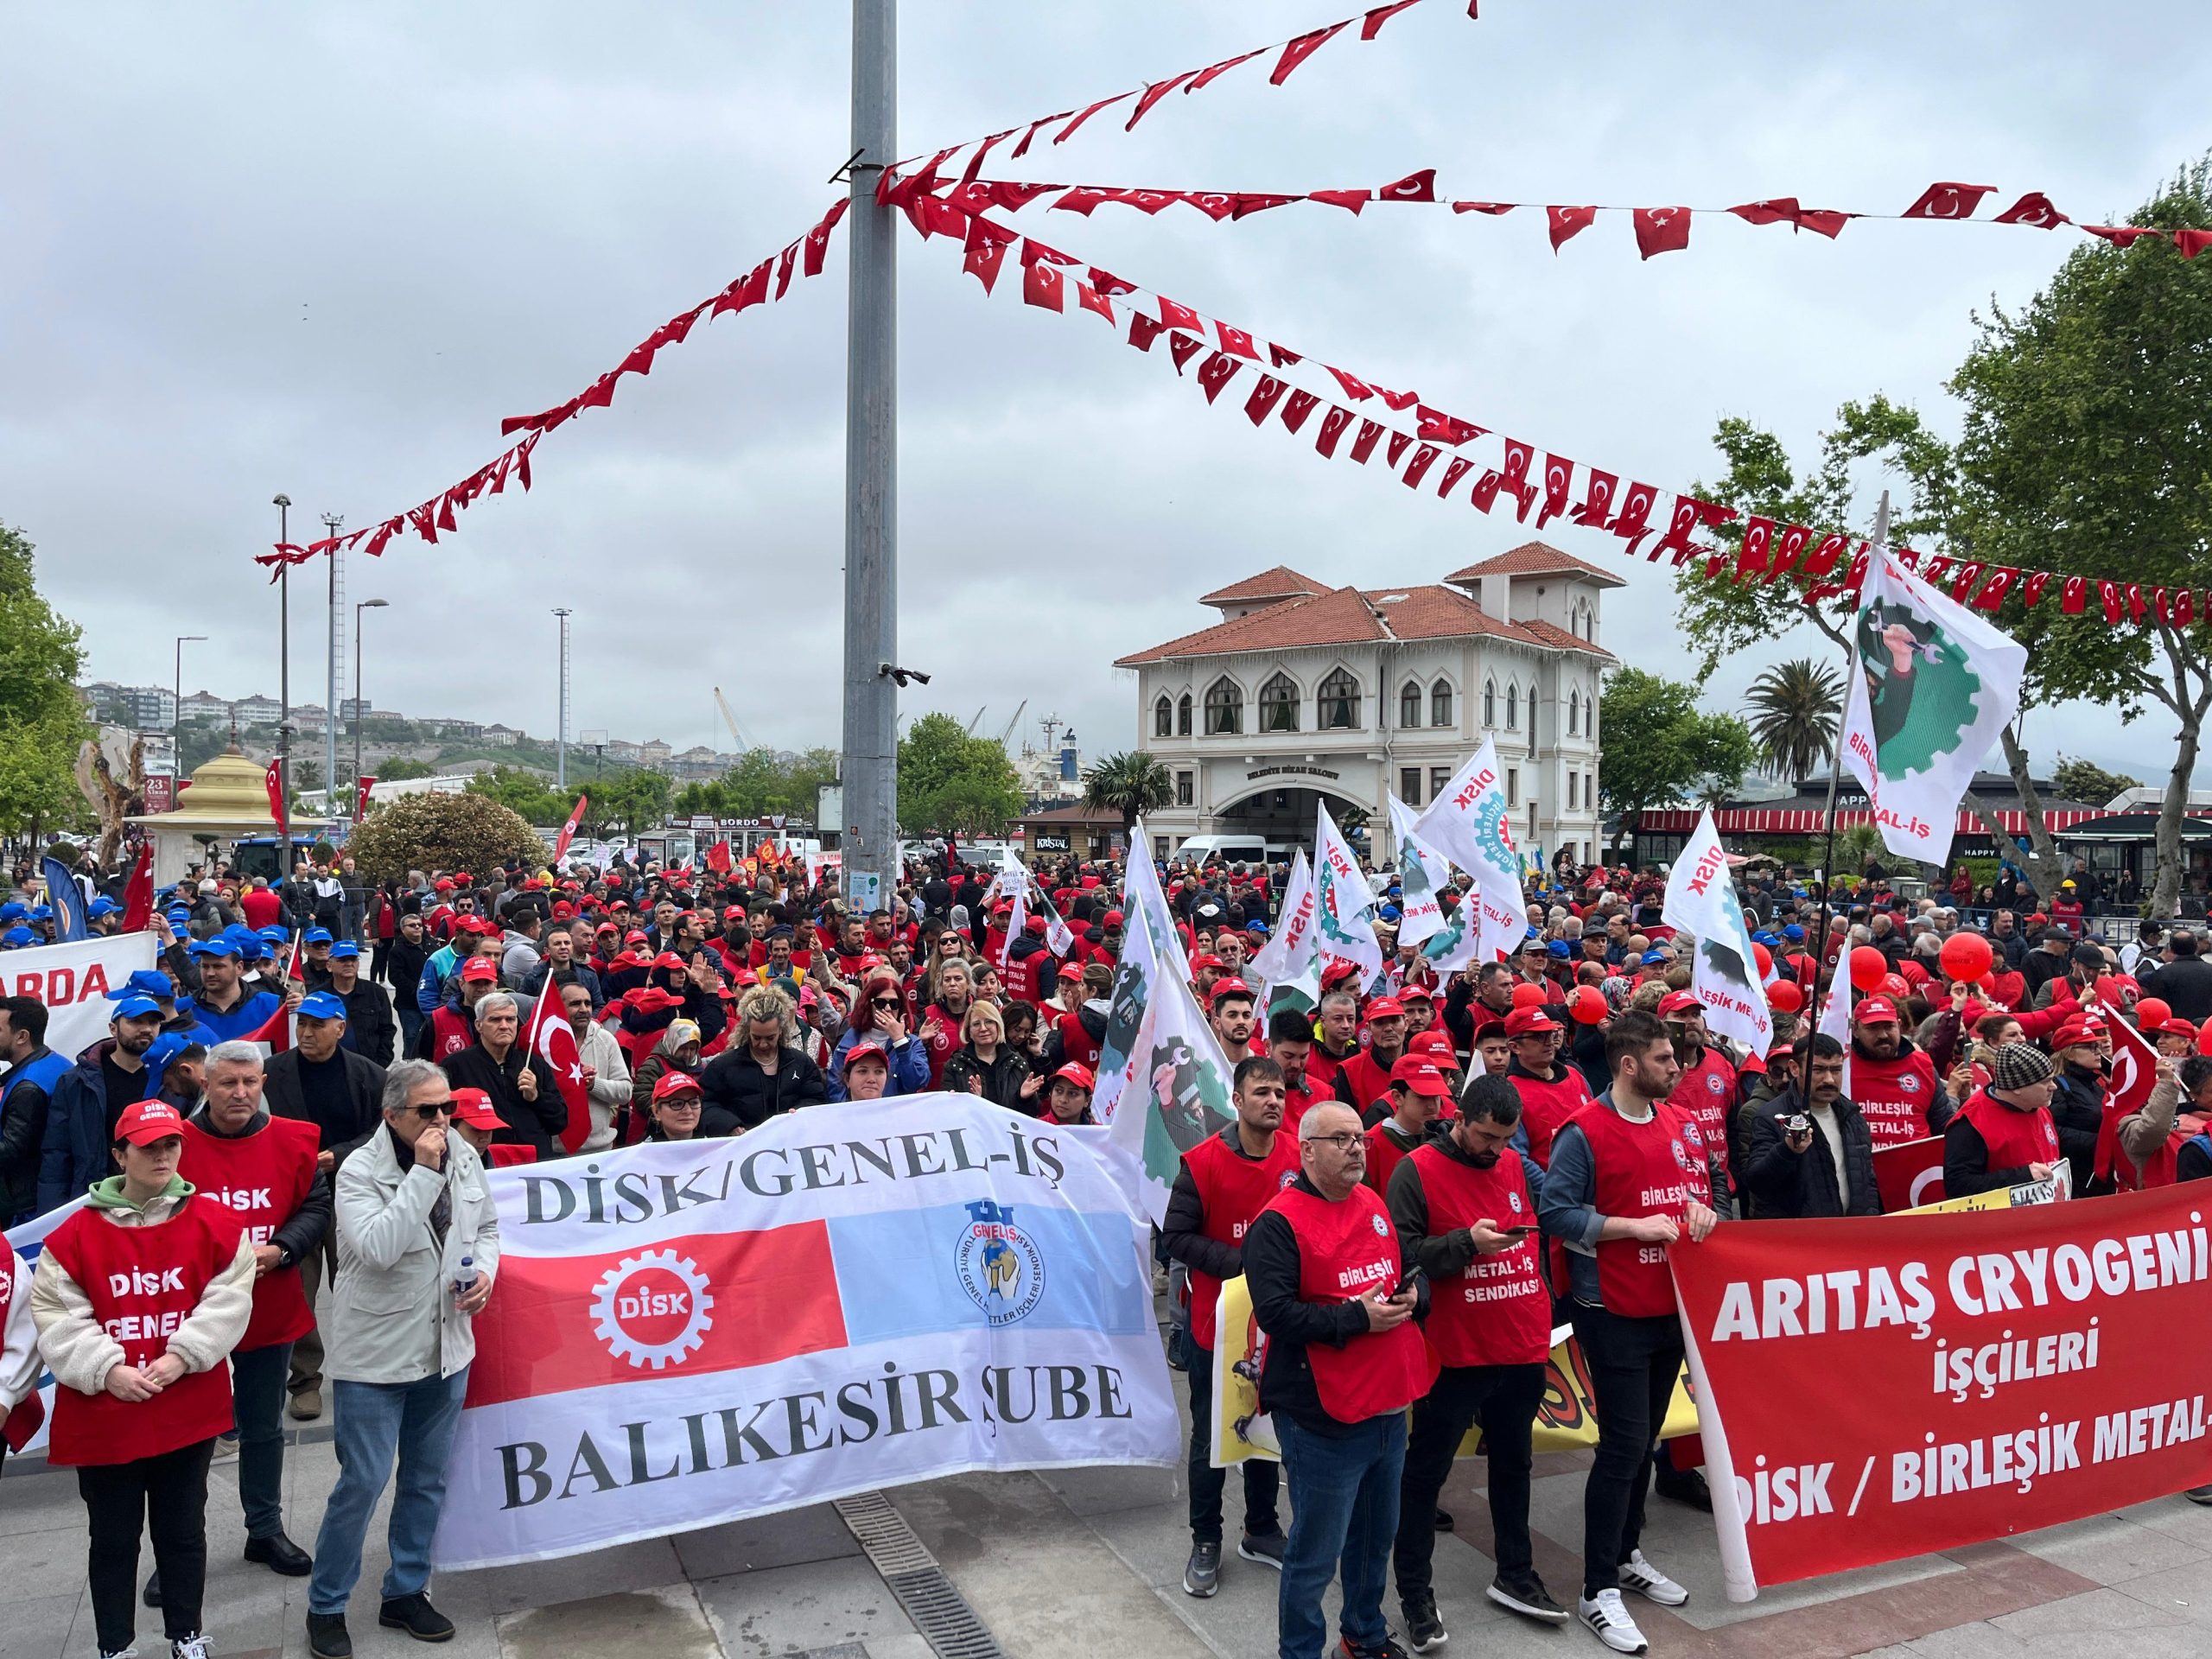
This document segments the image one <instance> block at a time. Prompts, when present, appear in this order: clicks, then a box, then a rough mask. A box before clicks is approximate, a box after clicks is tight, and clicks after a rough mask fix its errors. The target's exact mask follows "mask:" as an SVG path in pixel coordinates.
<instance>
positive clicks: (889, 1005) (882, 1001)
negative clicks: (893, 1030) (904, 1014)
mask: <svg viewBox="0 0 2212 1659" xmlns="http://www.w3.org/2000/svg"><path fill="white" fill-rule="evenodd" d="M868 1007H871V1008H883V1009H886V1010H888V1011H892V1012H896V1011H897V1009H898V1007H899V999H898V998H897V997H895V996H879V997H877V998H876V999H875V1000H874V1001H872V1002H870V1003H869V1004H868Z"/></svg>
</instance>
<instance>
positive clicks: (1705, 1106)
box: [1659, 991, 1739, 1209]
mask: <svg viewBox="0 0 2212 1659" xmlns="http://www.w3.org/2000/svg"><path fill="white" fill-rule="evenodd" d="M1659 1018H1660V1019H1661V1020H1663V1021H1664V1022H1665V1024H1666V1027H1667V1034H1668V1036H1669V1037H1670V1038H1672V1039H1674V1044H1675V1060H1676V1061H1677V1062H1679V1064H1680V1065H1681V1075H1680V1076H1679V1077H1676V1078H1675V1091H1674V1093H1673V1094H1671V1095H1670V1096H1668V1100H1667V1103H1668V1104H1669V1106H1671V1107H1673V1108H1674V1109H1675V1110H1676V1111H1678V1112H1681V1114H1682V1115H1683V1116H1686V1117H1688V1118H1689V1119H1691V1120H1692V1121H1693V1122H1695V1123H1696V1125H1697V1128H1698V1134H1699V1135H1700V1137H1701V1138H1702V1139H1703V1141H1704V1142H1705V1149H1706V1154H1707V1157H1709V1158H1710V1159H1711V1160H1712V1162H1711V1163H1710V1165H1709V1166H1708V1167H1707V1184H1708V1185H1710V1186H1711V1188H1712V1190H1713V1192H1715V1193H1717V1194H1719V1204H1718V1205H1716V1206H1715V1207H1716V1208H1721V1209H1725V1208H1726V1201H1727V1197H1728V1192H1729V1190H1730V1189H1729V1179H1728V1121H1729V1119H1731V1118H1732V1117H1733V1116H1735V1115H1736V1103H1737V1100H1738V1092H1739V1091H1738V1078H1737V1076H1736V1066H1735V1063H1734V1062H1733V1061H1732V1060H1731V1059H1730V1058H1728V1056H1727V1055H1726V1053H1725V1052H1723V1051H1722V1050H1721V1048H1720V1046H1719V1045H1718V1044H1716V1043H1715V1042H1714V1041H1713V1036H1712V1033H1710V1032H1708V1031H1707V1030H1706V1028H1705V1004H1704V1003H1703V1002H1701V1001H1699V1000H1698V995H1697V993H1696V992H1695V991H1669V992H1668V993H1667V995H1664V996H1662V997H1661V998H1660V999H1659Z"/></svg>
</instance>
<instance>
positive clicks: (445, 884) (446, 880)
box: [430, 875, 453, 893]
mask: <svg viewBox="0 0 2212 1659" xmlns="http://www.w3.org/2000/svg"><path fill="white" fill-rule="evenodd" d="M430 891H431V892H433V893H451V892H452V891H453V878H452V877H451V876H449V875H442V876H440V877H439V878H438V879H437V880H435V881H433V882H431V883H430Z"/></svg>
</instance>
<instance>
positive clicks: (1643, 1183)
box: [1574, 1101, 1708, 1319]
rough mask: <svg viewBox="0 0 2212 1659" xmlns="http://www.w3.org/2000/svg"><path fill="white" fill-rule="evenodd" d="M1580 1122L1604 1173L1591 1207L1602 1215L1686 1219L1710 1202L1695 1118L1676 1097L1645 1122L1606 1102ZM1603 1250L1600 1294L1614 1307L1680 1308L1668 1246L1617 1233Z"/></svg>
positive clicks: (1632, 1313)
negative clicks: (1691, 1209)
mask: <svg viewBox="0 0 2212 1659" xmlns="http://www.w3.org/2000/svg"><path fill="white" fill-rule="evenodd" d="M1574 1122H1575V1123H1576V1125H1577V1127H1579V1128H1580V1129H1581V1131H1582V1133H1583V1134H1584V1135H1586V1136H1587V1137H1588V1139H1589V1141H1590V1153H1591V1160H1592V1163H1593V1165H1594V1166H1595V1167H1596V1172H1597V1190H1596V1191H1595V1192H1592V1194H1591V1198H1590V1205H1591V1207H1592V1209H1594V1210H1595V1211H1597V1212H1598V1213H1599V1215H1601V1216H1622V1217H1637V1216H1672V1217H1675V1220H1677V1221H1680V1220H1681V1218H1682V1213H1683V1209H1684V1206H1685V1205H1688V1203H1689V1201H1690V1200H1691V1199H1693V1198H1694V1199H1696V1200H1697V1201H1698V1202H1699V1203H1700V1204H1702V1203H1704V1202H1705V1200H1706V1196H1707V1191H1708V1188H1707V1182H1706V1170H1705V1143H1704V1140H1703V1137H1702V1136H1701V1135H1700V1133H1699V1130H1698V1126H1697V1122H1696V1121H1695V1120H1694V1118H1692V1117H1691V1116H1689V1115H1688V1113H1686V1112H1681V1111H1677V1110H1676V1109H1675V1106H1674V1104H1673V1103H1672V1102H1669V1101H1661V1102H1658V1103H1656V1104H1655V1105H1654V1106H1653V1108H1652V1116H1651V1119H1650V1121H1649V1122H1645V1123H1631V1122H1629V1120H1628V1119H1627V1118H1625V1117H1623V1116H1621V1115H1620V1114H1619V1113H1618V1111H1615V1110H1614V1109H1612V1108H1611V1107H1609V1106H1607V1105H1605V1103H1602V1102H1599V1103H1596V1104H1594V1105H1592V1107H1591V1108H1590V1109H1589V1110H1587V1111H1586V1112H1585V1113H1583V1114H1582V1116H1580V1117H1578V1118H1576V1119H1575V1120H1574ZM1597 1249H1598V1294H1599V1296H1600V1297H1601V1298H1602V1299H1603V1300H1604V1301H1605V1306H1606V1308H1607V1309H1608V1310H1609V1311H1610V1312H1611V1313H1618V1314H1621V1315H1623V1316H1624V1317H1626V1318H1630V1319H1651V1318H1655V1317H1657V1316H1659V1315H1662V1314H1671V1313H1674V1311H1675V1283H1674V1281H1673V1280H1672V1279H1671V1278H1669V1276H1668V1274H1667V1247H1666V1246H1665V1245H1663V1244H1646V1243H1643V1241H1642V1240H1640V1239H1634V1238H1613V1239H1605V1240H1602V1241H1601V1242H1600V1243H1599V1245H1598V1247H1597Z"/></svg>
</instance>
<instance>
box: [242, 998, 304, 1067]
mask: <svg viewBox="0 0 2212 1659" xmlns="http://www.w3.org/2000/svg"><path fill="white" fill-rule="evenodd" d="M239 1040H241V1041H242V1042H248V1043H254V1044H257V1045H259V1046H262V1047H264V1048H265V1049H267V1050H268V1051H269V1052H270V1053H271V1054H282V1053H283V1052H284V1051H285V1050H287V1049H289V1047H291V1046H292V1011H291V1009H289V1008H288V1007H285V1006H284V1005H283V1003H281V1002H280V1003H278V1004H277V1012H276V1013H274V1014H270V1016H269V1018H268V1019H267V1020H264V1021H263V1022H262V1024H261V1027H260V1028H259V1029H258V1030H255V1031H249V1032H248V1033H246V1034H245V1036H244V1037H243V1038H242V1039H239Z"/></svg>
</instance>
